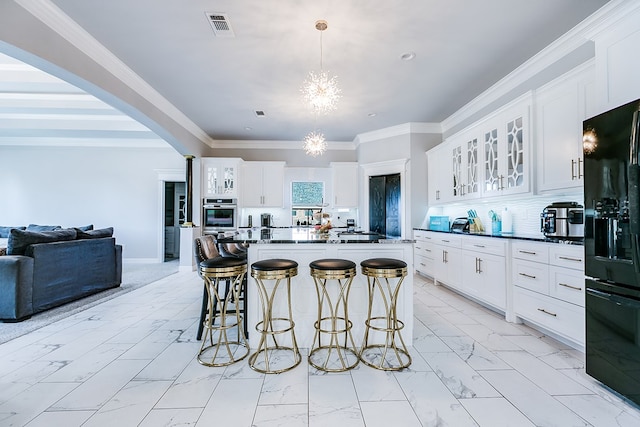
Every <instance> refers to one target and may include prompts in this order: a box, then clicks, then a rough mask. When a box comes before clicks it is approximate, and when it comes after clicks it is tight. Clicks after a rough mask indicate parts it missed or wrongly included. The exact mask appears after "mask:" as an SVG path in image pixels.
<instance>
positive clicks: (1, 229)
mask: <svg viewBox="0 0 640 427" xmlns="http://www.w3.org/2000/svg"><path fill="white" fill-rule="evenodd" d="M14 228H17V229H19V230H24V229H25V228H27V227H24V226H21V227H5V226H0V239H8V238H9V232H10V231H11V230H13V229H14Z"/></svg>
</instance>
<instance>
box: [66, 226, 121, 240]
mask: <svg viewBox="0 0 640 427" xmlns="http://www.w3.org/2000/svg"><path fill="white" fill-rule="evenodd" d="M75 231H76V234H77V238H78V239H100V238H102V237H112V236H113V227H107V228H100V229H98V230H88V231H83V230H81V229H79V228H76V229H75Z"/></svg>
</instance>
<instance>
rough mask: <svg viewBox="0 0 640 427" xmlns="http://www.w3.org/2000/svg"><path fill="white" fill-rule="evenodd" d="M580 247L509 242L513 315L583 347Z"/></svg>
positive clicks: (581, 258) (582, 283)
mask: <svg viewBox="0 0 640 427" xmlns="http://www.w3.org/2000/svg"><path fill="white" fill-rule="evenodd" d="M583 250H584V248H583V247H582V246H573V245H562V244H555V243H536V242H526V241H513V242H512V245H511V256H512V283H513V285H514V290H513V296H514V301H513V308H514V311H515V314H516V316H518V317H520V318H521V319H524V320H526V321H528V322H530V323H531V324H533V325H534V326H539V327H541V328H542V329H544V330H545V331H548V332H551V333H553V334H555V335H557V336H558V337H560V338H563V339H566V340H568V341H569V342H572V343H575V344H577V345H578V346H579V347H583V346H584V342H585V337H584V317H585V313H584V255H583Z"/></svg>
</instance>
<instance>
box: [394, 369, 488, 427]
mask: <svg viewBox="0 0 640 427" xmlns="http://www.w3.org/2000/svg"><path fill="white" fill-rule="evenodd" d="M397 378H398V382H399V383H400V386H401V387H402V389H403V390H404V393H405V394H406V395H407V399H408V401H409V403H410V404H411V406H412V407H413V410H414V411H415V413H416V415H417V416H418V419H419V420H420V422H421V423H422V424H423V425H427V426H448V425H450V426H456V427H466V426H477V424H476V423H475V421H474V420H473V418H471V416H470V415H469V413H468V412H467V411H466V410H465V409H464V407H463V406H462V405H461V404H460V402H459V401H458V399H456V398H455V396H454V395H453V394H452V393H451V392H450V391H449V389H447V387H445V385H444V384H443V383H442V381H440V378H438V376H437V375H436V374H435V373H433V372H415V373H412V374H407V375H398V376H397Z"/></svg>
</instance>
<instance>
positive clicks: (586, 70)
mask: <svg viewBox="0 0 640 427" xmlns="http://www.w3.org/2000/svg"><path fill="white" fill-rule="evenodd" d="M594 72H595V71H594V65H593V62H589V63H588V64H586V65H583V66H581V67H578V68H577V69H575V70H573V71H571V72H570V73H568V74H566V75H564V76H562V77H560V78H558V79H556V80H554V81H553V82H551V83H550V84H548V85H546V86H544V87H542V88H540V89H538V90H537V91H536V101H535V104H536V131H537V132H536V139H537V144H536V147H537V168H536V171H537V174H538V176H537V182H538V191H539V192H545V191H553V190H562V189H569V188H578V187H579V188H582V185H583V181H584V180H583V176H584V168H583V153H582V122H583V121H584V119H586V118H587V115H588V113H589V112H591V111H592V110H593V105H594V102H595V88H594Z"/></svg>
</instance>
